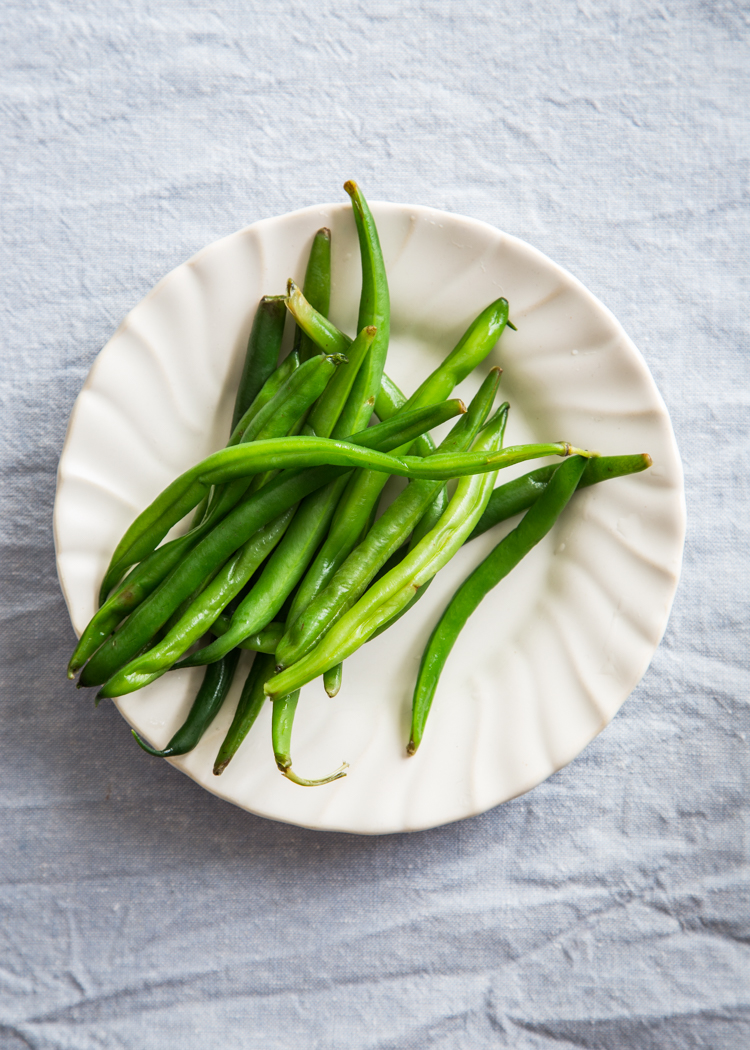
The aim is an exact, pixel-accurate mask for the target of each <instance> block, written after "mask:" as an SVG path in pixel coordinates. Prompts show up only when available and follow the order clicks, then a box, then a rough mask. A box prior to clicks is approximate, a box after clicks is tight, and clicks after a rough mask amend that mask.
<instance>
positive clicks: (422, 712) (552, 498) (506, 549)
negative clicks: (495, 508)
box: [407, 456, 586, 755]
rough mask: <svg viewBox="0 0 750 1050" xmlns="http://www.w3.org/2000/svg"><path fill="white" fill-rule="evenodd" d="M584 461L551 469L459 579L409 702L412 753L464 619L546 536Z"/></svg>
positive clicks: (437, 627)
mask: <svg viewBox="0 0 750 1050" xmlns="http://www.w3.org/2000/svg"><path fill="white" fill-rule="evenodd" d="M585 466H586V460H585V459H584V458H583V457H580V456H574V457H572V458H571V459H569V460H567V461H566V462H565V463H562V464H561V465H560V466H559V467H557V468H556V470H555V472H554V474H553V476H552V477H551V478H550V480H549V482H548V483H547V486H546V488H545V490H544V492H543V493H542V494H541V496H539V497H538V499H537V500H536V502H535V503H534V504H533V505H532V506H531V507H530V509H529V510H528V511H527V512H526V514H525V515H524V517H523V518H522V519H521V522H520V524H519V525H518V526H516V528H515V529H513V531H512V532H510V533H508V535H507V536H506V537H505V539H503V540H501V541H500V543H498V545H497V546H496V547H495V549H494V550H493V551H491V553H490V554H488V556H487V557H486V558H485V559H484V560H483V561H482V562H481V563H480V564H479V565H478V566H477V568H476V569H475V570H474V571H473V572H472V573H471V574H470V575H469V576H468V577H467V578H466V579H465V580H464V582H463V583H462V584H461V586H460V587H459V588H458V590H457V591H456V593H455V594H454V595H453V597H452V598H451V600H450V602H449V603H448V605H447V606H446V608H445V611H444V612H443V614H442V616H441V617H440V620H439V621H438V623H437V626H436V627H435V629H434V631H433V632H432V634H431V636H430V639H429V641H428V643H427V646H426V648H425V650H424V653H423V655H422V661H421V663H420V667H419V674H418V677H417V684H416V688H415V690H414V698H413V703H412V728H411V738H410V740H409V745H408V747H407V752H408V754H410V755H413V754H414V753H415V752H416V750H417V748H418V747H419V745H420V743H421V741H422V736H423V734H424V728H425V723H426V721H427V716H428V714H429V712H430V707H431V706H432V700H433V698H434V696H435V691H436V689H437V685H438V681H439V678H440V674H441V672H442V670H443V667H444V666H445V662H446V660H447V659H448V656H449V654H450V651H451V649H452V648H453V646H454V644H455V642H456V639H457V638H458V635H459V634H460V632H461V630H462V629H463V627H464V625H465V624H466V621H467V620H468V618H469V617H470V616H471V614H472V613H473V612H474V610H475V609H476V608H477V606H478V605H479V603H480V602H481V601H482V599H483V598H484V597H485V596H486V595H487V594H488V593H489V592H490V591H491V590H492V588H493V587H495V586H497V584H498V583H499V582H500V580H502V579H503V577H505V576H507V575H508V573H509V572H510V571H511V569H513V568H514V567H515V566H516V565H517V564H518V563H519V561H521V559H522V558H523V557H524V556H525V555H526V554H528V552H529V551H530V550H531V549H532V547H534V546H535V545H536V544H537V543H539V541H540V540H541V539H542V538H543V537H544V536H546V535H547V533H548V532H549V530H550V529H551V528H552V526H553V525H554V524H555V522H556V521H557V519H558V517H559V516H560V514H561V512H562V511H563V509H564V507H565V505H566V504H567V502H568V500H569V499H570V497H571V496H572V495H573V493H574V492H575V490H576V486H577V485H578V483H579V481H580V479H581V475H582V473H583V470H584V467H585Z"/></svg>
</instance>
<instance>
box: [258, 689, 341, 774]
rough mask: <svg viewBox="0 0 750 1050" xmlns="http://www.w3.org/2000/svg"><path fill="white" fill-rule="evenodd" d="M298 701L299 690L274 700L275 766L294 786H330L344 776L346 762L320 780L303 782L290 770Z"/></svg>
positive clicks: (273, 740)
mask: <svg viewBox="0 0 750 1050" xmlns="http://www.w3.org/2000/svg"><path fill="white" fill-rule="evenodd" d="M298 700H299V689H298V690H297V691H296V692H294V693H290V694H289V695H288V696H279V697H277V698H276V699H275V700H274V703H273V716H272V720H271V734H272V743H273V755H274V758H275V759H276V766H277V768H278V770H279V772H281V773H283V774H284V776H285V777H286V778H287V780H291V781H292V783H294V784H299V785H300V787H320V786H321V785H322V784H330V783H331V782H332V781H334V780H338V779H339V778H340V777H344V776H346V770H347V769H348V765H347V763H346V762H344V763H343V765H341V766H340V767H339V768H338V769H337V770H336V771H335V773H331V774H330V776H327V777H322V778H321V779H320V780H304V779H303V778H302V777H298V776H297V774H296V773H295V772H294V771H293V770H292V754H291V747H292V726H293V724H294V712H295V711H296V709H297V702H298Z"/></svg>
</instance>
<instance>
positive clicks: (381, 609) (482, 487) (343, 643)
mask: <svg viewBox="0 0 750 1050" xmlns="http://www.w3.org/2000/svg"><path fill="white" fill-rule="evenodd" d="M505 419H506V416H505V414H499V415H498V416H497V417H496V418H495V419H494V420H493V421H491V422H490V423H489V424H488V425H487V426H486V427H485V428H484V430H483V431H482V433H481V434H480V435H479V438H478V439H477V441H476V443H475V446H474V447H475V449H476V450H478V451H479V450H481V451H482V452H485V453H487V454H488V455H492V454H494V455H497V449H498V447H499V445H500V443H501V441H502V436H503V429H504V426H505ZM431 458H435V457H431ZM496 476H497V475H496V474H494V473H486V474H475V475H471V476H467V477H463V478H461V479H460V480H459V482H458V484H457V486H456V491H455V493H454V494H453V497H452V499H451V501H450V503H449V504H448V508H447V510H446V511H445V513H444V514H443V516H442V517H441V519H440V521H439V522H438V524H437V525H436V527H435V528H434V529H432V530H431V531H430V532H429V533H428V534H427V535H426V536H425V538H424V539H423V540H422V541H421V542H420V543H419V544H417V546H416V547H415V548H414V550H413V551H412V552H411V554H409V555H407V557H406V558H404V560H403V561H402V562H401V563H400V564H399V565H397V566H396V567H395V569H392V570H391V572H389V573H388V574H387V575H386V576H384V577H383V578H382V579H381V580H379V581H378V583H376V584H374V585H373V586H372V587H370V589H369V590H368V591H367V592H366V593H365V594H364V595H363V596H362V597H361V598H360V599H359V601H358V602H357V603H356V604H355V605H354V606H353V607H352V608H351V609H349V611H348V612H346V613H345V614H344V615H343V616H342V617H341V619H339V620H338V621H337V622H336V623H335V624H334V625H333V627H332V628H331V630H330V631H329V632H328V633H327V634H326V635H325V636H324V637H323V639H322V640H321V641H320V642H319V643H318V645H317V646H316V647H315V648H314V649H313V650H312V651H311V652H310V653H308V654H307V656H305V657H303V658H302V659H301V660H298V661H297V663H295V664H292V665H291V667H287V668H286V669H285V670H283V671H281V672H280V673H279V674H277V675H275V676H274V677H273V678H272V679H270V681H268V682H266V693H267V694H268V695H269V696H270V697H271V699H272V700H273V699H275V697H277V696H281V695H283V694H286V693H291V692H293V691H294V690H296V689H300V688H301V687H302V686H303V685H305V684H306V683H307V682H310V681H312V679H313V678H317V676H318V675H319V674H323V672H324V671H326V670H328V668H330V667H334V666H335V665H336V664H337V663H339V662H341V661H342V660H344V659H346V657H347V656H351V654H352V653H353V652H356V650H357V649H358V648H359V647H360V646H361V645H363V644H364V643H365V642H366V641H367V640H368V639H369V638H370V637H371V635H372V634H373V633H374V632H375V631H376V630H377V629H378V627H380V626H381V625H382V624H383V623H386V622H387V621H388V620H390V619H391V618H392V617H394V616H395V615H396V613H398V612H399V611H400V610H401V609H402V608H403V607H404V606H405V605H406V604H407V603H408V602H409V601H410V599H411V597H412V595H413V594H414V593H415V591H417V590H418V589H419V587H421V586H423V585H424V584H425V583H426V582H427V580H430V579H432V577H433V576H434V575H435V573H436V572H438V571H439V570H440V569H441V568H442V567H443V565H445V564H446V563H447V562H448V561H450V559H451V558H452V557H453V555H454V554H455V552H456V551H457V550H458V548H459V547H460V546H461V545H462V543H463V542H464V540H465V539H466V537H467V536H468V535H469V533H470V532H471V530H472V529H473V528H474V525H475V524H476V523H477V521H478V520H479V518H480V517H481V515H482V513H483V511H484V508H485V506H486V505H487V501H488V500H489V498H490V493H491V492H492V486H493V484H494V481H495V477H496Z"/></svg>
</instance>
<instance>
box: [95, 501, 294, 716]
mask: <svg viewBox="0 0 750 1050" xmlns="http://www.w3.org/2000/svg"><path fill="white" fill-rule="evenodd" d="M293 517H294V508H293V507H290V508H289V509H288V510H286V511H284V513H283V514H280V515H279V516H278V517H277V518H274V519H273V521H270V522H269V523H268V524H267V525H264V526H263V527H262V528H261V529H259V530H258V531H257V532H256V533H254V534H253V535H252V536H251V537H250V539H249V540H248V541H247V542H246V543H245V544H243V546H242V547H240V549H239V550H238V551H237V552H236V554H234V555H233V556H232V557H231V558H230V559H229V560H228V562H227V563H226V565H225V566H224V568H223V569H222V570H221V571H220V572H219V573H218V574H217V575H216V577H215V578H214V579H213V580H212V581H211V582H210V583H209V584H208V586H207V587H205V588H204V589H203V590H201V591H200V592H199V593H198V594H197V595H196V597H195V598H194V600H193V601H192V602H191V604H190V605H189V607H188V608H187V609H186V610H185V612H184V613H183V615H182V616H181V617H180V619H179V620H178V622H177V623H176V624H175V625H174V626H173V627H172V629H171V630H170V631H169V632H168V633H167V635H166V637H165V638H163V639H162V640H161V641H160V642H159V643H158V644H157V645H154V646H152V647H151V648H150V649H147V650H146V652H145V653H141V654H140V656H136V657H135V659H133V660H131V661H130V662H129V663H127V664H126V665H125V666H124V667H123V668H122V669H121V670H119V671H117V672H116V673H115V674H114V675H112V676H111V677H110V678H109V679H108V680H107V681H106V682H105V684H104V685H103V686H102V688H101V690H100V693H99V695H100V697H102V698H103V697H114V696H124V695H125V694H126V693H132V692H134V691H135V690H136V689H142V688H143V687H144V686H145V685H150V683H151V682H154V681H156V679H157V678H160V677H161V676H162V675H163V674H164V673H165V672H166V671H168V670H169V669H170V667H171V666H172V665H173V664H174V663H175V661H176V660H178V659H179V658H180V657H181V656H182V654H183V653H184V652H185V651H186V650H187V649H189V648H190V646H191V645H192V644H193V642H196V641H197V640H198V639H199V638H201V637H202V636H203V635H204V634H205V633H206V631H207V630H208V629H209V628H210V627H211V625H212V624H213V622H214V620H215V619H216V618H217V616H219V614H220V613H221V612H222V611H223V610H224V609H225V608H226V606H227V605H228V604H229V602H230V601H231V600H232V599H233V598H234V597H236V596H237V595H238V594H239V592H240V591H241V590H242V588H243V587H244V586H245V584H246V583H247V581H248V580H249V579H250V577H251V576H252V575H253V573H254V572H255V570H256V569H257V568H258V567H259V566H260V565H261V564H262V562H263V561H264V559H265V558H266V557H267V556H268V555H269V553H270V552H271V551H272V550H273V549H274V547H275V546H276V545H277V543H278V542H279V540H280V539H281V537H282V536H283V535H284V533H285V532H286V531H287V529H288V528H289V527H290V522H292V520H293ZM276 611H277V610H274V612H276ZM270 621H271V617H270V616H269V617H268V620H267V621H266V622H270ZM260 626H262V627H265V626H266V624H265V623H264V624H261V625H260ZM247 633H250V632H247ZM224 637H226V636H224ZM233 648H234V645H233V644H232V645H230V646H228V647H226V648H225V649H224V652H223V653H222V657H223V656H226V654H227V653H228V652H230V650H231V649H233ZM197 662H198V663H201V662H202V661H197ZM187 666H192V664H191V663H190V662H189V661H188V662H187Z"/></svg>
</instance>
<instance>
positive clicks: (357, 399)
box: [344, 181, 437, 433]
mask: <svg viewBox="0 0 750 1050" xmlns="http://www.w3.org/2000/svg"><path fill="white" fill-rule="evenodd" d="M344 189H345V190H346V192H347V193H348V194H349V196H350V198H351V202H352V213H353V215H354V223H355V225H356V227H357V237H358V239H359V250H360V258H361V261H362V291H361V294H360V299H359V315H358V318H357V331H358V332H361V331H362V329H363V328H367V327H368V326H370V325H372V326H374V327H375V328H376V329H377V333H376V335H375V338H374V340H373V342H372V347H371V349H370V353H369V354H368V355H367V359H366V360H365V362H364V364H363V365H362V367H361V368H360V370H359V372H358V374H357V378H356V379H355V381H354V386H353V388H352V392H351V394H350V396H349V399H348V401H347V406H346V410H348V411H346V410H345V413H344V415H345V416H346V418H345V421H344V426H345V427H346V431H345V433H352V432H354V431H355V430H360V429H361V428H362V427H364V426H366V425H367V423H368V422H369V420H370V418H371V417H372V412H373V406H374V404H375V398H376V397H377V394H378V391H379V390H380V381H381V378H382V375H383V368H384V366H385V358H386V354H387V353H388V343H389V340H390V335H391V300H390V293H389V291H388V278H387V276H386V272H385V262H384V260H383V252H382V249H381V247H380V238H379V236H378V231H377V227H376V225H375V220H374V219H373V217H372V213H371V211H370V208H369V205H368V203H367V201H366V200H365V197H364V194H363V193H362V191H361V190H360V188H359V186H358V185H357V184H356V182H351V181H349V182H346V183H344ZM435 400H437V398H436V399H435ZM349 413H351V414H349Z"/></svg>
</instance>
